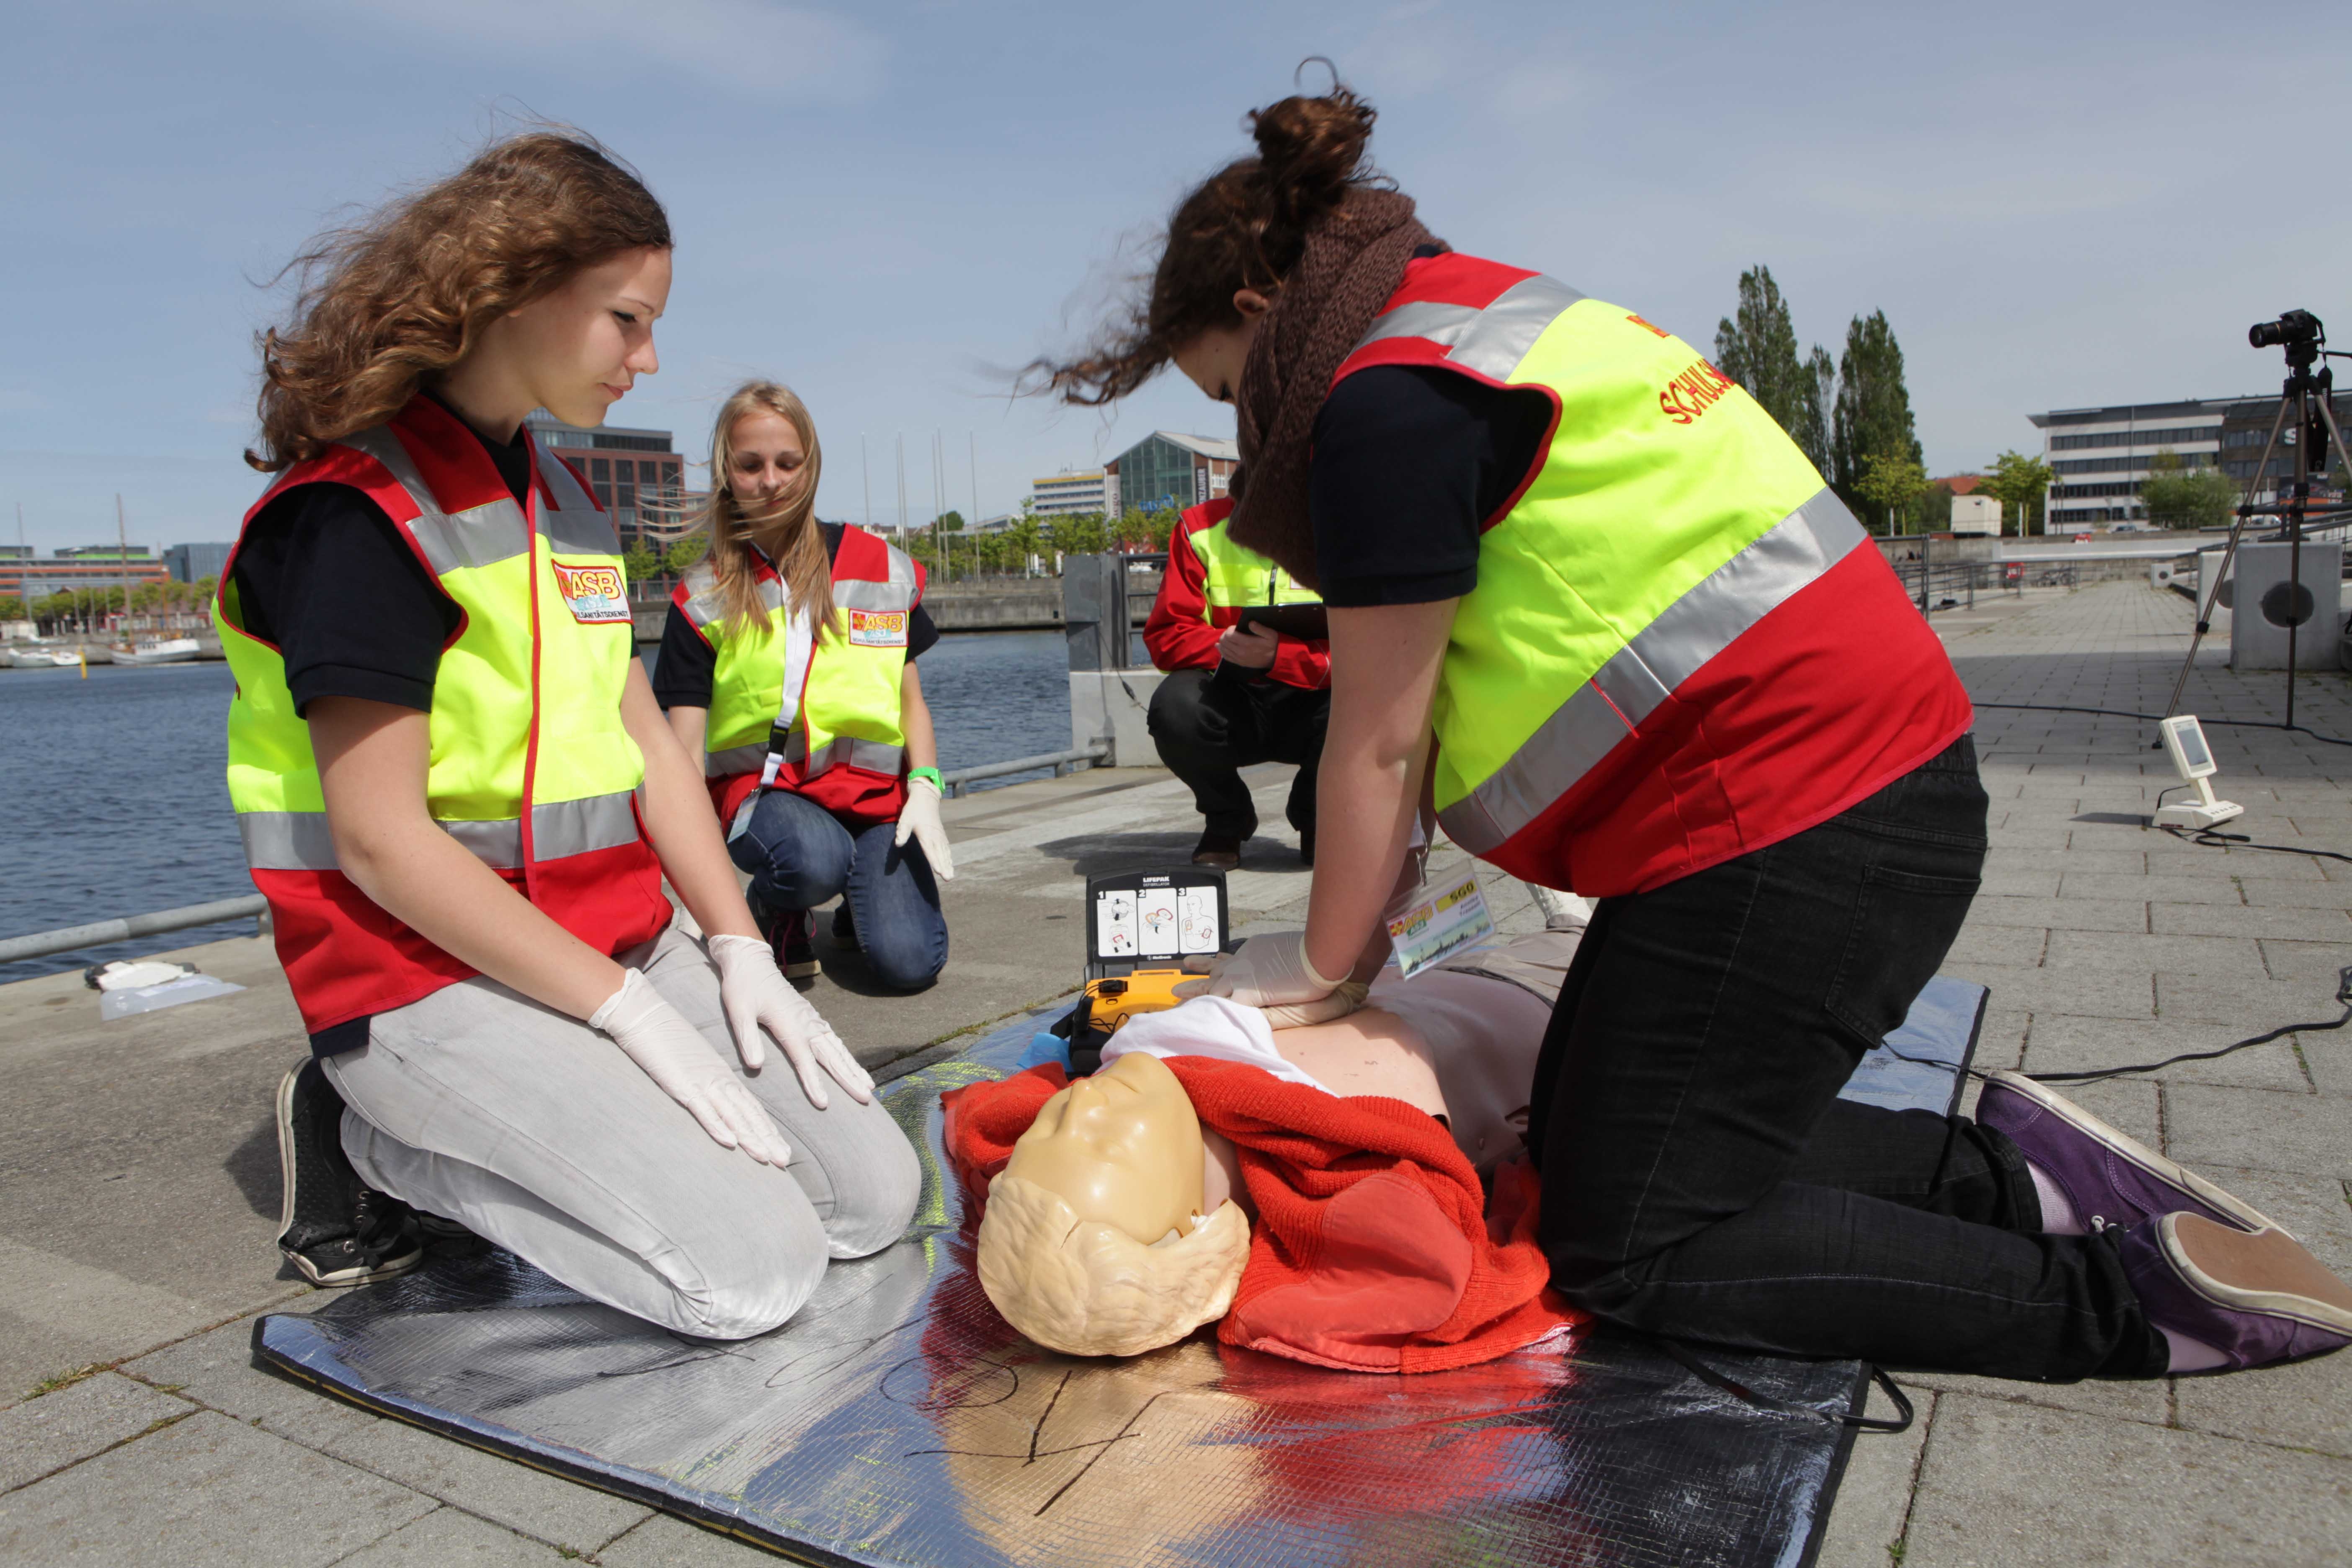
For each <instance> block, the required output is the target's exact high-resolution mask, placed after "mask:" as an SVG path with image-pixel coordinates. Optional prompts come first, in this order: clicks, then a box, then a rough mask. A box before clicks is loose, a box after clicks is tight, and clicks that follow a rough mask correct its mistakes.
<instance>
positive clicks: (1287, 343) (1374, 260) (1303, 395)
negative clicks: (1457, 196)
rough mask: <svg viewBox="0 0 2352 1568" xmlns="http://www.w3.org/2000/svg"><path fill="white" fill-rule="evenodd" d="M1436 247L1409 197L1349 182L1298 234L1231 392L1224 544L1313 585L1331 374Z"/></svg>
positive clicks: (1434, 240) (1435, 240) (1336, 370)
mask: <svg viewBox="0 0 2352 1568" xmlns="http://www.w3.org/2000/svg"><path fill="white" fill-rule="evenodd" d="M1437 243H1439V242H1438V241H1437V239H1436V237H1434V236H1433V235H1432V234H1431V233H1430V232H1429V230H1428V229H1426V228H1424V227H1423V226H1422V224H1421V220H1420V219H1418V218H1416V217H1414V216H1413V208H1412V197H1410V196H1407V195H1401V194H1399V193H1398V192H1395V191H1381V190H1369V189H1358V190H1355V191H1352V192H1350V193H1349V195H1348V197H1347V199H1346V200H1345V201H1343V202H1341V203H1340V205H1339V206H1338V207H1337V208H1336V209H1335V210H1334V211H1333V212H1332V213H1331V215H1330V216H1328V217H1326V218H1324V219H1323V220H1322V221H1321V222H1320V223H1318V224H1317V225H1316V226H1314V227H1313V228H1312V229H1310V230H1308V231H1307V248H1306V250H1305V253H1304V254H1302V255H1301V256H1300V257H1299V258H1298V265H1297V267H1295V268H1292V269H1291V273H1290V276H1289V277H1288V278H1286V279H1283V284H1282V289H1281V291H1280V292H1279V293H1277V294H1276V296H1275V300H1274V308H1273V309H1272V310H1269V311H1267V312H1266V315H1265V321H1264V322H1263V323H1262V324H1261V325H1260V326H1259V328H1258V332H1257V338H1256V341H1255V342H1253V343H1252V344H1251V345H1250V353H1249V359H1248V361H1247V362H1246V363H1244V364H1243V366H1242V384H1241V385H1240V386H1239V387H1238V388H1237V389H1236V390H1235V393H1234V405H1235V408H1234V413H1235V416H1236V419H1235V423H1236V424H1237V425H1238V426H1239V430H1238V434H1239V436H1240V438H1241V458H1242V469H1241V473H1240V474H1239V475H1238V476H1236V479H1237V480H1238V482H1239V496H1238V499H1237V500H1235V501H1234V516H1233V523H1232V532H1233V537H1234V542H1235V543H1236V544H1240V545H1243V546H1244V547H1246V548H1248V549H1251V550H1255V551H1257V552H1259V553H1261V554H1265V555H1270V556H1272V557H1274V559H1275V560H1276V561H1277V562H1279V563H1281V565H1282V568H1283V570H1285V571H1286V572H1288V573H1289V574H1291V575H1292V576H1293V577H1296V578H1297V579H1298V580H1299V581H1300V582H1301V583H1304V584H1307V586H1309V587H1313V586H1315V584H1316V570H1315V531H1314V529H1313V528H1312V527H1311V526H1310V525H1309V524H1308V522H1307V457H1308V447H1309V445H1310V444H1311V442H1312V440H1313V437H1314V433H1315V416H1316V414H1317V412H1318V410H1320V409H1321V408H1322V406H1323V398H1324V395H1326V394H1327V393H1328V392H1329V391H1330V388H1331V377H1332V376H1333V374H1336V373H1337V372H1338V371H1339V362H1340V361H1342V360H1344V359H1346V358H1347V357H1348V352H1349V350H1350V349H1352V348H1354V347H1355V346H1356V344H1357V343H1358V342H1360V340H1361V339H1362V337H1363V335H1364V333H1365V331H1367V330H1369V329H1370V326H1371V324H1372V319H1373V318H1374V317H1375V316H1378V315H1379V314H1380V313H1381V306H1383V305H1385V304H1387V303H1388V301H1389V296H1390V295H1391V294H1394V293H1395V292H1396V290H1397V285H1398V284H1400V283H1402V282H1403V281H1404V267H1405V263H1406V262H1408V261H1410V260H1412V253H1413V251H1414V250H1415V249H1416V248H1418V247H1421V246H1424V245H1433V244H1437Z"/></svg>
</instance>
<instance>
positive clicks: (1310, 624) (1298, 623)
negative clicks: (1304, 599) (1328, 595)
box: [1240, 604, 1331, 642]
mask: <svg viewBox="0 0 2352 1568" xmlns="http://www.w3.org/2000/svg"><path fill="white" fill-rule="evenodd" d="M1240 624H1241V625H1243V626H1264V627H1265V628H1266V629H1267V630H1268V631H1272V632H1279V633H1280V634H1282V635H1283V636H1284V637H1296V638H1297V639H1298V640H1299V641H1300V642H1328V641H1329V640H1330V637H1331V615H1330V611H1329V610H1328V608H1327V607H1326V606H1324V605H1321V604H1313V605H1243V606H1242V612H1241V621H1240Z"/></svg>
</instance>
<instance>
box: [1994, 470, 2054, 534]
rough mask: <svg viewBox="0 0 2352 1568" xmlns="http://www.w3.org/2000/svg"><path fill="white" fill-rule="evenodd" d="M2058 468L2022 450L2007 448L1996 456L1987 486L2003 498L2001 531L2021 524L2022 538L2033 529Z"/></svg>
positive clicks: (2006, 530) (1999, 498)
mask: <svg viewBox="0 0 2352 1568" xmlns="http://www.w3.org/2000/svg"><path fill="white" fill-rule="evenodd" d="M2057 477H2058V473H2057V470H2056V469H2054V468H2052V467H2051V466H2050V465H2049V464H2047V463H2045V462H2043V461H2042V459H2041V458H2029V457H2026V456H2025V455H2024V454H2023V453H2021V452H2003V453H2002V454H2001V455H2000V457H1998V458H1994V459H1993V460H1992V471H1991V472H1990V473H1988V474H1987V475H1985V478H1984V487H1983V488H1984V490H1985V493H1986V494H1987V495H1990V496H1991V497H1992V499H1993V500H1997V501H1999V502H2000V526H2001V531H2002V532H2004V533H2006V532H2008V531H2009V525H2010V524H2011V522H2012V521H2013V522H2015V523H2016V524H2017V532H2018V536H2019V537H2020V538H2023V537H2024V536H2025V534H2027V533H2028V532H2029V531H2031V525H2032V521H2033V520H2034V518H2035V517H2037V516H2038V515H2039V514H2040V513H2041V511H2042V502H2043V498H2044V497H2046V496H2047V495H2048V494H2049V492H2050V486H2051V483H2052V481H2053V480H2054V479H2057Z"/></svg>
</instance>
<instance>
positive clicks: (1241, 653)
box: [1143, 498, 1331, 871]
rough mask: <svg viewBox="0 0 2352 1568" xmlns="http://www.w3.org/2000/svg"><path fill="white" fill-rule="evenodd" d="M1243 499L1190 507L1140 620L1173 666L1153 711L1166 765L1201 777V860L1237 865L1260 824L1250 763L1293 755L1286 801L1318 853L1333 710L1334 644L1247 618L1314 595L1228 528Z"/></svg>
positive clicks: (1304, 849)
mask: <svg viewBox="0 0 2352 1568" xmlns="http://www.w3.org/2000/svg"><path fill="white" fill-rule="evenodd" d="M1233 510H1234V503H1233V502H1232V501H1230V500H1224V499H1223V498H1220V499H1218V500H1213V501H1209V502H1207V503H1206V504H1204V505H1202V506H1195V507H1188V508H1186V509H1185V510H1184V514H1183V517H1182V518H1181V520H1180V521H1178V523H1177V525H1176V532H1175V535H1174V536H1173V537H1172V538H1171V539H1170V540H1169V541H1168V570H1167V571H1166V572H1165V573H1164V574H1162V575H1161V576H1160V597H1159V598H1158V600H1156V601H1155V602H1154V603H1153V605H1152V606H1151V616H1150V619H1149V620H1147V621H1145V622H1144V625H1143V646H1144V647H1147V648H1149V649H1150V650H1151V662H1152V663H1153V664H1155V665H1157V666H1158V667H1159V668H1161V669H1163V670H1165V671H1167V672H1168V679H1165V680H1163V681H1161V682H1160V688H1159V689H1158V690H1156V691H1154V692H1153V693H1152V694H1151V710H1150V714H1149V715H1148V716H1147V720H1146V721H1147V723H1148V724H1149V725H1150V730H1151V740H1152V743H1153V744H1154V745H1156V746H1157V747H1158V748H1159V749H1160V761H1161V762H1162V763H1166V764H1167V766H1168V771H1169V772H1170V773H1174V774H1175V775H1176V776H1177V777H1178V778H1180V779H1182V780H1183V781H1184V782H1185V784H1189V785H1191V786H1192V801H1193V804H1194V805H1197V806H1199V807H1200V811H1201V816H1202V817H1203V818H1205V819H1206V820H1205V821H1204V822H1203V824H1202V833H1201V842H1200V845H1199V847H1196V848H1195V849H1194V850H1193V851H1192V864H1194V865H1195V866H1215V867H1218V868H1222V869H1223V870H1228V871H1230V870H1232V869H1233V868H1234V867H1236V866H1238V865H1240V864H1241V859H1242V844H1243V841H1244V840H1245V839H1247V838H1248V837H1249V836H1250V835H1251V834H1253V833H1255V832H1256V831H1257V808H1256V806H1255V805H1253V804H1252V803H1251V801H1250V789H1249V785H1247V784H1244V783H1243V782H1242V777H1241V770H1242V769H1244V768H1245V767H1249V766H1252V765H1253V764H1255V763H1297V765H1298V776H1297V778H1295V779H1293V780H1292V781H1291V784H1290V800H1289V805H1288V808H1287V810H1286V813H1285V815H1286V816H1288V817H1289V818H1290V826H1293V827H1295V828H1297V830H1298V856H1299V858H1300V859H1302V860H1305V861H1306V862H1307V864H1308V865H1309V866H1312V865H1313V864H1315V771H1316V766H1317V764H1318V763H1320V762H1321V761H1322V760H1323V725H1324V721H1326V720H1328V718H1329V717H1330V714H1331V655H1330V652H1329V647H1330V645H1329V644H1328V643H1325V642H1321V641H1316V642H1302V641H1300V640H1299V639H1298V638H1297V637H1279V636H1277V635H1276V634H1275V633H1273V632H1271V631H1268V630H1266V629H1265V628H1264V627H1257V626H1243V625H1241V624H1240V622H1241V612H1242V610H1243V608H1244V606H1247V605H1312V604H1316V603H1318V602H1319V601H1318V597H1317V595H1316V594H1315V593H1314V591H1313V590H1312V589H1309V588H1304V587H1301V586H1300V585H1299V584H1297V583H1296V582H1294V581H1293V580H1292V579H1291V576H1290V574H1288V573H1287V572H1285V571H1284V570H1283V569H1282V568H1281V567H1279V566H1277V565H1276V564H1275V563H1273V562H1271V561H1269V560H1267V559H1266V558H1265V556H1263V555H1260V554H1258V553H1257V552H1255V551H1252V550H1244V549H1243V548H1241V546H1239V545H1237V544H1235V543H1234V542H1233V540H1232V539H1231V538H1230V537H1228V535H1227V533H1226V531H1225V519H1226V517H1227V516H1228V515H1230V514H1231V513H1232V511H1233Z"/></svg>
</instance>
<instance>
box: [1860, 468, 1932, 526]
mask: <svg viewBox="0 0 2352 1568" xmlns="http://www.w3.org/2000/svg"><path fill="white" fill-rule="evenodd" d="M1854 488H1855V489H1858V490H1859V491H1861V493H1862V498H1863V499H1864V500H1868V501H1875V502H1876V503H1877V504H1878V505H1879V507H1880V508H1882V509H1883V511H1884V515H1885V519H1886V531H1887V532H1889V533H1893V532H1895V531H1896V520H1897V519H1898V518H1904V519H1907V518H1908V517H1909V515H1910V511H1911V502H1912V501H1913V500H1914V499H1916V497H1917V496H1918V495H1919V493H1920V492H1921V491H1923V490H1925V489H1927V469H1926V468H1922V467H1921V466H1920V464H1919V459H1918V458H1916V457H1913V456H1911V455H1910V454H1909V453H1906V452H1903V451H1900V450H1897V451H1892V452H1873V453H1871V454H1870V455H1869V456H1868V457H1866V458H1864V459H1863V464H1862V480H1861V482H1860V483H1859V484H1858V485H1856V486H1855V487H1854Z"/></svg>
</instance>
